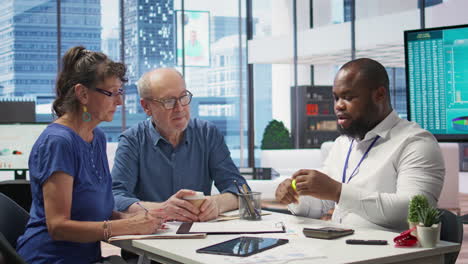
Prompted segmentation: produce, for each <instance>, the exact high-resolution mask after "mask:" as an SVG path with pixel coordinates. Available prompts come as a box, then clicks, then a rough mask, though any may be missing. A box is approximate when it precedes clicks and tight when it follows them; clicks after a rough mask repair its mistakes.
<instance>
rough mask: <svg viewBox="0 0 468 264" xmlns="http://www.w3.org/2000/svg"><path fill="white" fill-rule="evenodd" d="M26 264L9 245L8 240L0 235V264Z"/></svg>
mask: <svg viewBox="0 0 468 264" xmlns="http://www.w3.org/2000/svg"><path fill="white" fill-rule="evenodd" d="M10 263H11V264H26V261H24V260H23V259H22V258H21V257H20V256H19V255H18V253H16V250H15V249H14V248H13V247H12V246H11V245H10V243H8V241H7V239H6V238H5V237H4V236H3V234H2V233H0V264H10Z"/></svg>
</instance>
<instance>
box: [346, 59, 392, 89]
mask: <svg viewBox="0 0 468 264" xmlns="http://www.w3.org/2000/svg"><path fill="white" fill-rule="evenodd" d="M341 70H355V71H358V72H359V78H360V80H362V81H365V82H367V83H368V84H369V87H370V88H373V89H377V88H378V87H380V86H383V87H385V90H386V91H387V93H388V95H390V84H389V83H390V82H389V79H388V74H387V70H385V67H384V66H383V65H382V64H380V63H379V62H377V61H375V60H373V59H369V58H360V59H355V60H352V61H349V62H347V63H345V64H344V65H343V66H341V68H340V71H341Z"/></svg>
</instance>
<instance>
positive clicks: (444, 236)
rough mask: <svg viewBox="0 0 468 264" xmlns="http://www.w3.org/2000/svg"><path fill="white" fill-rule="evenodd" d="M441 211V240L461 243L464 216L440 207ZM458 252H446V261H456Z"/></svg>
mask: <svg viewBox="0 0 468 264" xmlns="http://www.w3.org/2000/svg"><path fill="white" fill-rule="evenodd" d="M439 211H440V212H442V215H441V217H440V222H441V223H442V229H441V230H440V240H445V241H449V242H454V243H460V244H461V243H462V242H463V222H462V218H461V217H460V216H457V215H456V214H454V213H452V212H450V211H448V210H445V209H439ZM458 253H459V252H456V253H450V254H445V263H455V262H456V260H457V257H458Z"/></svg>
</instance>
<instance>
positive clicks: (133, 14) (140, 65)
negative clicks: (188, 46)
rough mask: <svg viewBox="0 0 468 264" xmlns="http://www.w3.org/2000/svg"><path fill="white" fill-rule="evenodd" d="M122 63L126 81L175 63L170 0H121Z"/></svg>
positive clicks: (133, 80) (171, 1)
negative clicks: (123, 28) (123, 33)
mask: <svg viewBox="0 0 468 264" xmlns="http://www.w3.org/2000/svg"><path fill="white" fill-rule="evenodd" d="M124 8H125V12H124V21H125V63H126V64H127V65H128V74H127V76H128V79H129V84H134V83H136V81H137V80H138V79H139V78H140V77H141V75H142V74H143V73H145V72H147V71H149V70H151V69H154V68H157V67H162V66H169V67H170V66H174V64H175V46H176V45H175V22H174V16H175V13H174V0H125V1H124Z"/></svg>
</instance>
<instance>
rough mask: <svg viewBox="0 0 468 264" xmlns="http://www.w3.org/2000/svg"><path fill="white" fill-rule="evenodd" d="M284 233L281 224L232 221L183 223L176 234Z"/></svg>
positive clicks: (275, 222)
mask: <svg viewBox="0 0 468 264" xmlns="http://www.w3.org/2000/svg"><path fill="white" fill-rule="evenodd" d="M184 227H185V228H184ZM284 232H285V226H284V224H283V223H282V222H277V221H246V220H232V221H227V222H203V223H200V222H195V223H184V224H183V225H182V226H181V228H179V231H178V232H177V233H179V234H184V233H188V234H190V233H207V234H258V233H284Z"/></svg>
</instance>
